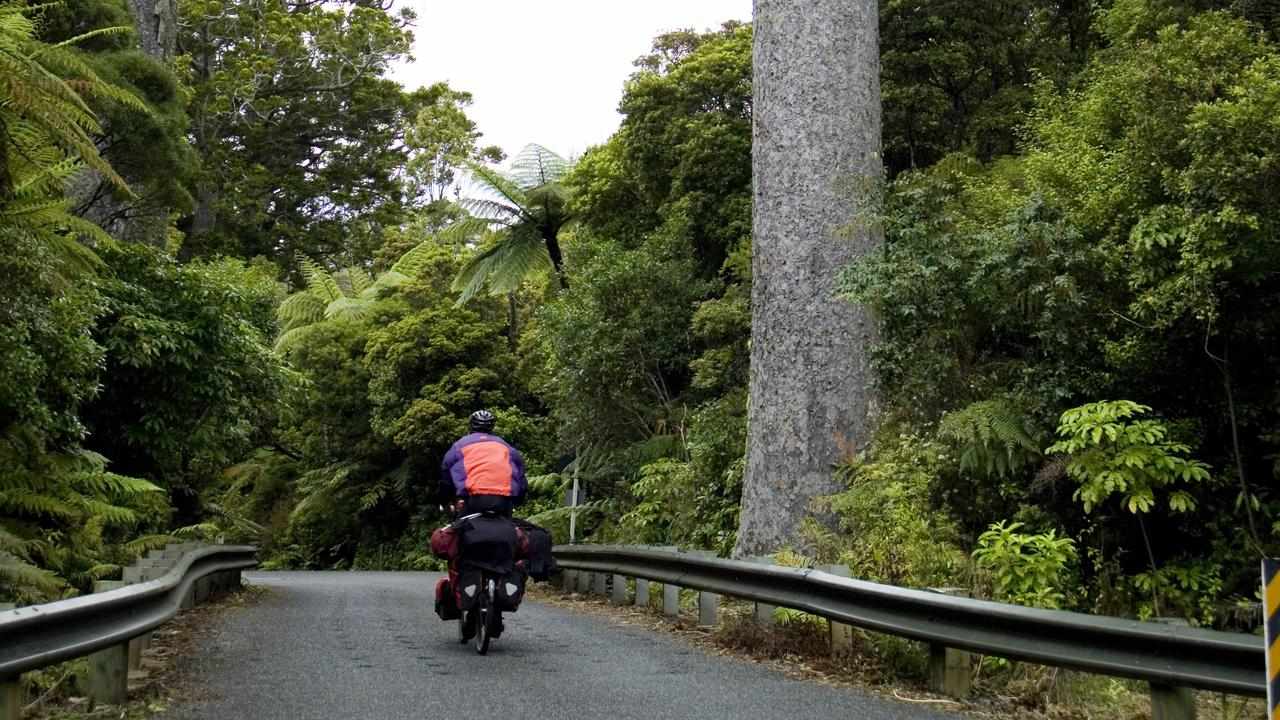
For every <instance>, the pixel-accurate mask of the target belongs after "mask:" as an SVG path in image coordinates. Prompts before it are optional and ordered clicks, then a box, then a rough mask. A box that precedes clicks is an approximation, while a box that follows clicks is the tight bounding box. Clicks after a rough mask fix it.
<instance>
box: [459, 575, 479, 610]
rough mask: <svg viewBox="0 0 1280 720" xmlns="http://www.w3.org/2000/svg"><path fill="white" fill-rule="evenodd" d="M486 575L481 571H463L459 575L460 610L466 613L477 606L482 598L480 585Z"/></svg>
mask: <svg viewBox="0 0 1280 720" xmlns="http://www.w3.org/2000/svg"><path fill="white" fill-rule="evenodd" d="M482 582H484V575H483V574H482V573H481V572H480V571H479V570H463V571H462V572H461V573H459V574H458V610H459V611H462V612H465V611H468V610H471V609H472V608H474V607H475V606H476V598H478V597H480V583H482Z"/></svg>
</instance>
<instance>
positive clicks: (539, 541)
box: [512, 518, 560, 582]
mask: <svg viewBox="0 0 1280 720" xmlns="http://www.w3.org/2000/svg"><path fill="white" fill-rule="evenodd" d="M512 522H514V523H515V524H516V526H517V527H519V528H520V530H521V531H523V532H524V534H525V537H526V538H528V539H529V559H528V560H527V561H526V563H527V564H528V566H529V577H531V578H533V579H534V580H537V581H539V582H543V581H546V580H550V579H551V576H552V575H554V574H555V573H556V571H557V570H559V569H560V568H559V566H558V565H557V564H556V559H555V557H554V556H553V555H552V554H551V545H552V541H551V533H550V532H548V531H547V529H546V528H541V527H538V526H537V525H534V524H533V523H531V522H529V521H528V520H521V519H520V518H515V519H514V520H512Z"/></svg>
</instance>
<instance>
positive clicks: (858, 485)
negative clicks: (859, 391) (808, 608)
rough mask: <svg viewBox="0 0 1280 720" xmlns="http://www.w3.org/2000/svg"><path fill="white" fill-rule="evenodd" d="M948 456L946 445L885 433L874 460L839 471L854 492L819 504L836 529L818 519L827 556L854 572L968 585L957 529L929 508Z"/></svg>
mask: <svg viewBox="0 0 1280 720" xmlns="http://www.w3.org/2000/svg"><path fill="white" fill-rule="evenodd" d="M948 460H949V458H948V456H947V450H946V447H945V446H943V445H941V444H939V443H937V442H933V441H930V440H928V439H927V438H923V437H919V436H915V435H910V434H902V435H899V436H895V437H887V436H886V437H882V438H881V439H880V440H879V441H878V442H877V443H876V445H875V447H874V449H873V451H872V452H871V453H870V456H869V457H865V458H859V459H856V460H854V461H852V462H850V463H849V464H847V465H843V466H841V467H840V468H839V469H838V470H837V472H839V473H840V476H841V477H842V478H844V479H845V481H846V482H847V483H848V489H847V490H844V491H842V492H840V493H838V494H836V495H832V496H829V497H827V498H824V499H822V500H820V501H819V504H818V507H817V508H816V509H818V510H821V511H826V512H831V513H834V514H835V517H836V520H837V522H838V530H837V531H831V530H829V529H826V528H825V527H823V526H820V525H818V524H817V523H812V524H811V525H810V527H809V532H810V534H811V536H812V537H813V540H814V542H815V545H816V547H817V549H818V553H819V555H820V556H821V557H830V558H832V559H834V560H836V561H838V562H840V563H842V564H845V565H848V566H849V569H850V570H851V571H852V572H853V575H854V577H857V578H861V579H865V580H870V581H872V582H883V583H889V584H893V585H906V586H909V587H954V586H957V585H960V586H964V585H967V584H968V583H967V576H968V563H967V562H966V559H965V556H964V552H963V551H962V550H961V549H960V547H959V535H958V532H957V530H956V528H955V527H954V526H953V525H952V524H951V523H950V521H949V520H948V519H947V517H946V516H945V515H943V514H940V513H936V512H933V508H931V507H930V501H929V494H930V483H931V481H932V480H933V478H934V477H936V476H937V475H938V474H939V472H940V471H941V470H942V468H943V467H944V466H945V463H947V462H948Z"/></svg>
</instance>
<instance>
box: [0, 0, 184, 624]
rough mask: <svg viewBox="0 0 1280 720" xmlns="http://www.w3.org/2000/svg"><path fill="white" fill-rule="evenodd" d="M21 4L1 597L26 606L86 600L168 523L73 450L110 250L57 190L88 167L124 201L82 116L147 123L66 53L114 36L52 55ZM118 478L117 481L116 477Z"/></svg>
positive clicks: (10, 108) (10, 62) (1, 23)
mask: <svg viewBox="0 0 1280 720" xmlns="http://www.w3.org/2000/svg"><path fill="white" fill-rule="evenodd" d="M38 10H39V9H38V8H29V7H28V6H27V5H26V4H25V3H14V2H9V3H3V4H0V76H3V77H4V78H5V80H4V81H3V82H2V83H0V238H3V240H0V242H2V243H3V248H0V250H2V251H0V272H3V273H4V275H5V277H6V281H5V282H4V283H3V285H2V286H0V306H2V307H3V310H0V597H4V598H5V599H14V600H18V601H20V602H38V601H42V600H48V599H51V598H55V597H57V596H58V595H60V594H62V593H67V592H74V591H77V590H78V591H83V590H87V589H88V587H89V585H90V584H91V582H92V581H93V579H95V578H97V577H100V576H101V574H102V573H104V572H109V571H110V570H111V568H112V567H113V566H114V565H115V564H116V563H117V561H119V560H123V559H125V558H127V557H128V555H129V553H130V552H131V548H130V546H129V545H128V542H127V541H128V540H129V539H130V537H131V535H132V534H134V533H136V532H138V531H143V530H146V529H148V528H150V527H154V526H155V525H156V524H157V523H159V522H163V521H164V520H166V519H167V515H168V505H167V504H166V503H165V502H164V501H163V493H160V492H158V490H159V488H157V487H156V486H154V485H152V484H151V483H149V482H146V481H144V480H141V479H138V478H135V477H129V476H128V475H126V474H119V473H116V472H110V471H107V469H106V467H107V462H108V461H107V458H106V457H104V456H102V455H99V454H97V453H93V452H89V451H87V450H85V449H83V448H81V447H80V445H79V443H80V441H82V440H83V439H84V437H85V435H86V432H87V428H86V423H85V422H84V418H83V409H84V406H85V404H86V403H89V402H91V401H92V400H93V399H94V398H96V397H98V396H99V395H100V390H101V387H100V383H101V379H102V364H103V358H104V348H103V347H102V346H101V345H100V343H99V342H97V340H96V339H95V337H94V336H93V334H92V331H93V328H94V327H95V324H96V323H98V322H99V321H100V318H101V316H102V315H103V313H104V312H105V311H106V305H105V302H104V299H103V297H102V296H101V294H100V293H99V287H98V280H97V278H96V277H95V273H96V272H97V271H99V270H101V269H102V268H103V263H102V260H101V259H100V258H99V256H98V255H97V254H96V253H95V252H94V251H93V250H91V249H90V248H89V247H87V246H86V245H84V244H82V243H81V240H82V239H83V240H85V241H87V242H90V243H93V244H95V245H97V247H98V249H99V251H104V252H105V251H110V250H112V249H113V241H112V239H111V238H110V237H109V236H108V235H107V234H106V233H104V232H103V231H102V230H101V229H100V228H99V227H98V226H96V225H94V224H92V223H89V222H86V221H84V220H82V219H81V218H79V217H77V216H75V215H74V214H73V213H72V212H71V202H70V200H69V198H68V197H67V196H66V193H65V186H66V185H67V184H68V183H69V181H70V180H71V179H72V178H73V177H74V176H76V175H77V174H80V173H82V172H83V170H84V169H85V168H90V169H92V170H93V171H95V172H96V173H98V175H99V176H100V177H102V178H105V180H106V181H107V182H109V183H111V184H113V185H114V187H115V188H116V189H118V190H119V191H120V192H122V193H125V192H127V189H126V188H125V187H124V183H123V181H122V180H121V179H120V177H119V176H118V175H117V174H116V173H115V172H114V171H113V170H112V168H111V167H110V166H109V164H108V163H107V162H106V161H105V160H104V159H103V158H102V157H101V156H100V155H99V152H98V149H97V147H96V146H95V141H96V139H97V136H98V135H99V134H100V133H101V132H102V126H101V124H100V121H99V119H98V116H97V115H96V114H95V113H94V111H93V110H92V109H91V104H92V105H97V106H99V107H108V108H117V107H123V108H129V109H131V110H132V111H138V112H145V109H144V108H143V106H142V103H141V102H140V101H139V100H138V98H137V97H135V96H134V95H133V94H132V93H131V92H129V91H128V90H126V89H124V88H121V87H118V86H115V85H112V84H110V83H108V82H106V81H105V80H104V79H103V78H102V77H100V76H99V75H98V74H97V72H96V71H95V70H94V68H93V67H91V66H90V64H89V63H87V62H86V61H85V60H84V58H83V56H82V55H81V53H80V52H79V51H78V50H76V49H75V48H74V45H76V44H77V43H86V44H88V43H93V42H99V41H104V40H107V39H109V38H112V37H114V36H117V35H120V34H122V33H123V32H124V29H123V28H118V27H113V28H107V29H97V30H93V29H89V30H90V31H89V32H87V33H83V34H79V35H77V36H75V37H66V38H62V39H61V41H60V42H58V43H57V44H49V43H46V42H42V41H41V40H40V39H39V38H37V37H36V35H35V26H34V24H33V22H32V20H31V19H30V14H31V13H34V12H37V11H38ZM126 472H127V470H126Z"/></svg>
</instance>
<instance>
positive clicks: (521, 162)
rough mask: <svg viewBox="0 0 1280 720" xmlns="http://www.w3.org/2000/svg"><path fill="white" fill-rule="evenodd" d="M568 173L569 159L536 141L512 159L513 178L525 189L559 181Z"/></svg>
mask: <svg viewBox="0 0 1280 720" xmlns="http://www.w3.org/2000/svg"><path fill="white" fill-rule="evenodd" d="M568 174H569V161H568V160H565V159H564V158H562V157H560V156H559V155H557V154H555V153H553V152H551V151H550V150H548V149H546V148H545V147H543V146H541V145H538V144H536V143H530V144H529V145H526V146H524V148H522V149H521V150H520V152H519V153H517V154H516V156H515V158H514V159H512V161H511V179H512V180H513V181H515V182H516V184H518V185H519V186H520V187H521V188H523V189H525V190H528V189H530V188H535V187H541V186H543V185H547V184H550V183H558V182H559V181H560V180H562V179H564V177H565V175H568Z"/></svg>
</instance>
